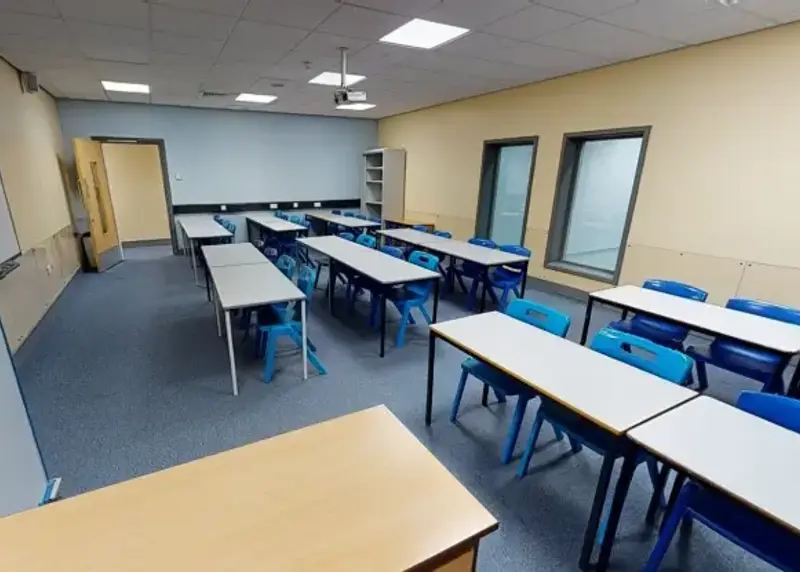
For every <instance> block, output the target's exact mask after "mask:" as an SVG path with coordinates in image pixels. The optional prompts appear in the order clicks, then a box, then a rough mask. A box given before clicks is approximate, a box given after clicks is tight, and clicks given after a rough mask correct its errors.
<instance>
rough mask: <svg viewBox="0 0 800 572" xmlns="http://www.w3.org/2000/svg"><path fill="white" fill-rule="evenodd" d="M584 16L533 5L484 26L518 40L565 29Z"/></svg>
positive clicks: (490, 31)
mask: <svg viewBox="0 0 800 572" xmlns="http://www.w3.org/2000/svg"><path fill="white" fill-rule="evenodd" d="M583 19H584V18H583V17H582V16H575V15H574V14H568V13H567V12H561V11H559V10H552V9H550V8H546V7H544V6H531V7H530V8H526V9H525V10H522V11H521V12H517V13H516V14H513V15H511V16H506V17H505V18H501V19H500V20H498V21H496V22H494V23H493V24H490V25H488V26H486V27H484V28H483V30H484V31H486V32H489V33H491V34H497V35H498V36H505V37H507V38H514V39H516V40H533V39H534V38H536V36H541V35H542V34H547V33H549V32H555V31H558V30H563V29H564V28H566V27H568V26H571V25H572V24H577V23H578V22H580V21H581V20H583Z"/></svg>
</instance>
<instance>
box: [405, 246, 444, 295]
mask: <svg viewBox="0 0 800 572" xmlns="http://www.w3.org/2000/svg"><path fill="white" fill-rule="evenodd" d="M408 261H409V262H410V263H411V264H416V265H417V266H421V267H422V268H427V269H428V270H433V271H434V272H436V271H437V270H438V268H439V258H438V257H436V256H434V255H433V254H429V253H427V252H422V251H420V250H415V251H414V252H412V253H411V254H410V255H409V256H408ZM432 290H433V281H431V280H426V281H425V282H412V283H411V284H409V285H408V286H406V291H408V292H413V293H414V294H415V295H417V296H419V297H420V298H424V299H425V300H427V299H428V296H430V294H431V291H432Z"/></svg>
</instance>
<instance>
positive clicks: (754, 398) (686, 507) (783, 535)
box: [644, 391, 800, 572]
mask: <svg viewBox="0 0 800 572" xmlns="http://www.w3.org/2000/svg"><path fill="white" fill-rule="evenodd" d="M736 406H737V407H738V408H739V409H742V410H743V411H747V412H748V413H751V414H753V415H756V416H758V417H761V418H762V419H766V420H767V421H770V422H772V423H775V424H776V425H780V426H781V427H784V428H785V429H788V430H789V431H793V432H795V433H800V400H797V399H792V398H789V397H783V396H779V395H768V394H764V393H758V392H754V391H745V392H742V393H741V395H739V399H738V400H737V402H736ZM767 446H768V444H767ZM744 461H745V460H744V458H743V462H744ZM693 520H698V521H700V522H701V523H702V524H704V525H706V526H707V527H708V528H710V529H711V530H713V531H714V532H716V533H717V534H719V535H721V536H723V537H725V538H727V539H728V540H730V541H731V542H733V543H734V544H736V545H738V546H740V547H741V548H743V549H745V550H747V551H748V552H750V553H751V554H754V555H755V556H757V557H759V558H760V559H762V560H764V561H765V562H768V563H770V564H771V565H773V566H775V567H776V568H778V569H779V570H800V551H798V549H797V546H798V544H797V536H796V535H795V534H792V533H790V532H789V531H788V530H787V529H786V528H784V527H782V526H779V525H778V524H776V523H775V522H773V521H772V520H770V519H768V518H767V517H764V516H762V515H760V514H758V513H756V512H755V511H753V510H751V509H749V508H747V507H745V506H744V505H743V504H742V503H740V502H736V501H734V500H732V499H731V498H730V497H728V496H726V495H724V494H722V493H720V492H717V491H716V490H714V489H711V488H706V487H705V486H703V485H702V484H700V483H698V482H695V481H691V480H690V481H689V482H687V483H686V484H685V485H683V488H682V489H681V492H680V494H679V495H678V498H677V501H676V502H675V506H674V507H673V508H672V511H671V512H670V513H669V514H668V515H667V516H666V520H665V522H664V526H663V527H662V529H661V532H660V533H659V535H658V542H656V545H655V546H654V547H653V551H652V552H651V553H650V558H649V559H648V561H647V564H646V565H645V567H644V572H656V571H657V570H658V569H659V566H660V565H661V561H662V560H663V559H664V555H665V554H666V553H667V549H668V548H669V545H670V543H671V542H672V538H673V537H674V536H675V531H676V530H677V529H678V525H679V524H680V523H681V521H683V522H685V523H687V525H688V524H690V523H691V522H692V521H693Z"/></svg>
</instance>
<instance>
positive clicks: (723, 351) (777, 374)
mask: <svg viewBox="0 0 800 572" xmlns="http://www.w3.org/2000/svg"><path fill="white" fill-rule="evenodd" d="M725 307H726V308H728V309H729V310H737V311H739V312H746V313H748V314H754V315H756V316H761V317H763V318H770V319H772V320H778V321H781V322H787V323H789V324H796V325H800V310H797V309H795V308H790V307H789V306H781V305H780V304H772V303H770V302H762V301H760V300H751V299H748V298H731V299H730V300H728V303H727V304H725ZM686 353H688V354H689V355H690V356H692V357H693V358H694V359H695V361H696V363H697V381H698V384H699V386H700V391H703V390H705V389H707V388H708V374H707V372H706V364H707V363H709V364H711V365H715V366H717V367H719V368H722V369H725V370H728V371H731V372H733V373H738V374H739V375H743V376H745V377H749V378H750V379H754V380H756V381H759V382H761V383H763V384H764V387H763V389H762V391H764V392H766V393H783V392H784V387H783V369H784V368H785V366H786V362H785V361H784V358H783V357H782V356H781V355H780V354H778V353H775V352H772V351H769V350H766V349H763V348H760V347H758V346H753V345H750V344H746V343H744V342H740V341H738V340H734V339H731V338H726V337H723V336H720V337H718V338H716V339H715V340H714V341H713V342H711V344H710V345H708V346H704V347H695V346H690V347H688V348H686Z"/></svg>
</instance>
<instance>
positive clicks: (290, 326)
mask: <svg viewBox="0 0 800 572" xmlns="http://www.w3.org/2000/svg"><path fill="white" fill-rule="evenodd" d="M316 274H317V271H316V270H315V269H313V268H312V267H310V266H305V265H304V266H301V267H300V270H299V272H298V276H297V287H298V288H299V289H300V290H301V291H302V292H303V293H304V294H305V295H306V300H307V303H308V302H310V301H311V296H312V294H313V292H314V284H315V283H316V280H317V276H316ZM299 312H300V302H298V301H295V302H291V303H289V304H276V305H274V306H270V307H268V308H267V313H264V312H260V313H259V328H258V331H259V336H260V339H259V347H260V348H261V351H262V352H263V355H264V382H265V383H269V382H270V381H272V376H273V375H274V373H275V354H276V353H277V350H278V338H280V337H281V336H287V337H288V338H290V339H291V340H292V341H293V342H294V343H295V344H297V347H298V348H302V347H303V338H302V336H303V331H302V322H301V317H300V314H299ZM306 324H308V322H306ZM306 339H307V343H308V361H309V362H311V365H312V366H314V368H316V370H317V371H318V372H319V373H320V375H325V374H326V373H328V370H327V369H326V368H325V366H324V365H323V364H322V362H321V361H320V359H319V358H318V357H317V354H316V351H317V348H316V346H315V345H314V344H313V343H312V342H311V340H310V339H308V337H306Z"/></svg>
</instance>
